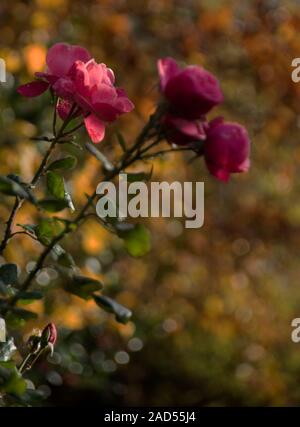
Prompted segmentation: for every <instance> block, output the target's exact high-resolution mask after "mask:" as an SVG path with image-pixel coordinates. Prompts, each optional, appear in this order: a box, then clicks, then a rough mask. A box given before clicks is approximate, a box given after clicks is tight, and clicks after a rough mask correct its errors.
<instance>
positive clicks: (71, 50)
mask: <svg viewBox="0 0 300 427" xmlns="http://www.w3.org/2000/svg"><path fill="white" fill-rule="evenodd" d="M90 59H91V55H90V54H89V52H88V51H87V50H86V49H84V48H83V47H80V46H72V45H69V44H67V43H56V44H55V45H54V46H52V47H51V49H49V51H48V54H47V58H46V62H47V65H48V70H49V74H53V75H55V76H57V77H64V76H66V75H67V74H68V72H69V71H70V69H71V67H72V65H73V64H74V62H75V61H82V62H88V61H89V60H90Z"/></svg>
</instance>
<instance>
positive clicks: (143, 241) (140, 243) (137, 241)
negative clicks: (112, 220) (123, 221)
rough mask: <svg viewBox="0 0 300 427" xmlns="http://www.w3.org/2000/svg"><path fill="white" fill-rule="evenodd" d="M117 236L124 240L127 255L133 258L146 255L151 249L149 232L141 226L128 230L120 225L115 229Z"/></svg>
mask: <svg viewBox="0 0 300 427" xmlns="http://www.w3.org/2000/svg"><path fill="white" fill-rule="evenodd" d="M116 230H117V233H118V236H119V237H120V238H121V239H123V240H124V243H125V247H126V249H127V251H128V253H129V254H130V255H132V256H134V257H140V256H143V255H146V254H147V253H148V252H149V251H150V249H151V235H150V232H149V230H148V229H147V228H146V227H145V226H144V225H141V224H137V225H135V226H134V227H133V228H132V227H129V228H128V229H126V228H124V227H122V226H121V225H120V224H118V226H117V227H116Z"/></svg>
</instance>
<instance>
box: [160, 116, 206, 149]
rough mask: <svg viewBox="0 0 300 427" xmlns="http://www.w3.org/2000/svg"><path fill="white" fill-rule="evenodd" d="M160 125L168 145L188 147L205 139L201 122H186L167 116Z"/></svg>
mask: <svg viewBox="0 0 300 427" xmlns="http://www.w3.org/2000/svg"><path fill="white" fill-rule="evenodd" d="M162 124H163V129H164V133H165V137H166V139H167V141H168V142H169V143H170V144H177V145H189V144H193V143H197V142H199V141H200V140H204V139H205V131H204V126H205V124H204V122H202V121H201V120H186V119H182V118H180V117H176V116H172V115H171V114H167V115H166V116H165V117H164V118H163V122H162Z"/></svg>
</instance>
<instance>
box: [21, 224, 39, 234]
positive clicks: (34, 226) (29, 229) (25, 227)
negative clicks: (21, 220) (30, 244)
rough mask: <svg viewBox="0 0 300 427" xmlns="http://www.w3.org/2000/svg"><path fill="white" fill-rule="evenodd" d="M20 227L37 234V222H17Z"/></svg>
mask: <svg viewBox="0 0 300 427" xmlns="http://www.w3.org/2000/svg"><path fill="white" fill-rule="evenodd" d="M17 225H18V226H19V227H21V228H23V230H25V231H27V232H28V233H30V234H33V235H35V229H36V225H35V224H17Z"/></svg>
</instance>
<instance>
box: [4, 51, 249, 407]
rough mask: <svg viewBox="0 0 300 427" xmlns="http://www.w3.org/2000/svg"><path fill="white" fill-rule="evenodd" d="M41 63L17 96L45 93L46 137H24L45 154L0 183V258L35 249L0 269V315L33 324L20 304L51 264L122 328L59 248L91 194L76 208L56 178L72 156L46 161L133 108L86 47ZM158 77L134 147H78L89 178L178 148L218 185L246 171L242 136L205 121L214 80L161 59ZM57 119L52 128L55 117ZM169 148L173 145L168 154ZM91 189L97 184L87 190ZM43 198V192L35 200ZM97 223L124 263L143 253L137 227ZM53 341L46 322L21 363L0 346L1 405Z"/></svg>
mask: <svg viewBox="0 0 300 427" xmlns="http://www.w3.org/2000/svg"><path fill="white" fill-rule="evenodd" d="M46 62H47V70H46V72H44V73H37V74H36V80H35V81H33V82H31V83H28V84H25V85H22V86H20V87H19V89H18V92H19V93H20V94H21V95H23V96H25V97H35V96H39V95H41V94H42V93H44V92H45V91H46V90H48V89H50V90H51V92H52V94H53V98H54V101H55V107H54V111H53V121H52V132H53V135H52V136H51V137H49V136H44V137H38V138H33V139H34V140H37V139H38V140H41V141H43V142H44V143H45V144H49V147H48V148H46V149H45V154H44V157H43V159H42V161H41V164H40V166H39V167H38V169H37V171H36V173H35V174H34V176H33V178H32V180H31V181H30V182H25V181H24V179H23V178H22V177H19V176H17V175H15V174H9V175H7V176H0V192H1V193H2V194H3V195H4V196H8V197H13V199H14V204H13V206H12V209H11V213H10V215H9V218H8V219H7V220H6V221H5V224H6V225H5V230H4V236H3V239H2V241H1V243H0V255H1V256H2V255H4V256H5V251H6V248H7V245H8V244H9V242H10V241H11V240H12V239H13V238H14V237H15V236H16V235H19V236H20V235H22V237H24V236H26V237H27V238H31V239H32V240H34V242H35V243H36V242H38V243H39V245H40V246H41V247H42V250H41V253H40V255H39V256H38V258H37V260H36V262H35V263H33V264H34V265H33V267H32V268H30V271H27V273H21V274H18V267H17V265H16V264H12V263H6V264H4V265H1V266H0V315H2V316H3V318H4V319H6V320H9V322H12V323H13V324H14V325H15V324H20V321H21V322H22V324H23V323H24V322H25V321H26V320H28V319H35V318H36V313H34V312H31V311H29V310H26V309H24V308H22V307H20V306H21V305H22V304H24V301H25V303H26V301H28V300H29V301H34V300H39V299H42V298H43V297H44V296H45V289H44V288H43V287H37V289H36V285H37V283H36V279H37V276H38V275H39V273H40V272H41V271H42V269H43V268H44V267H46V266H47V263H48V260H49V259H50V258H51V260H49V265H51V268H55V269H56V271H57V274H58V276H59V277H60V278H61V282H60V284H61V286H63V288H64V290H65V291H66V292H68V293H70V294H72V295H76V296H77V297H79V298H82V299H83V300H89V299H90V300H92V301H93V302H94V303H95V304H96V305H97V306H99V307H100V308H101V309H103V310H105V311H107V312H108V313H110V314H113V315H114V317H115V319H116V321H118V322H120V323H126V322H128V321H129V319H130V318H131V316H132V312H131V310H129V309H127V308H126V307H124V306H123V305H121V304H119V303H118V302H117V301H115V300H114V299H113V298H111V297H110V296H106V295H105V291H103V288H104V289H105V285H104V284H103V283H102V282H101V281H100V280H97V279H96V278H94V277H88V276H84V275H82V273H81V269H80V268H79V267H78V266H77V265H76V263H75V261H74V259H73V257H72V255H71V254H70V253H67V251H66V250H65V249H64V247H63V246H62V245H63V240H64V238H65V237H66V236H67V235H69V234H71V233H73V232H75V231H76V230H77V229H78V228H79V227H80V226H81V224H83V223H84V222H85V221H86V220H87V219H88V218H90V216H94V215H95V212H94V209H95V201H96V197H97V191H96V190H95V191H94V192H93V193H92V194H90V195H87V201H86V202H85V204H83V205H82V206H81V207H80V208H79V209H78V210H76V208H75V206H74V204H73V201H72V194H71V193H70V192H69V191H68V189H67V188H66V187H65V176H64V173H65V171H70V170H72V169H73V170H74V169H75V166H76V163H77V159H76V158H74V156H68V157H61V158H58V159H57V158H56V159H52V156H53V153H54V152H55V150H57V149H58V148H59V147H62V146H63V144H73V145H74V146H75V147H76V148H78V144H75V143H74V139H73V138H74V136H75V134H77V132H78V131H79V129H80V128H81V127H82V126H83V125H84V126H85V127H86V129H87V131H88V133H89V135H90V137H91V139H92V141H93V142H95V143H96V142H99V141H101V140H103V138H104V135H105V127H106V125H107V124H108V123H110V122H113V121H115V120H116V119H117V118H118V117H119V116H120V115H121V114H125V113H129V112H130V111H132V110H133V107H134V106H133V104H132V102H131V101H130V100H129V99H128V97H127V95H126V92H125V91H124V90H123V89H120V88H118V87H116V86H115V77H114V73H113V71H112V70H111V69H110V68H108V67H107V66H106V65H105V64H103V63H100V64H99V63H97V62H96V61H95V60H94V59H92V57H91V55H90V54H89V52H88V51H87V50H86V49H84V48H81V47H79V46H70V45H67V44H64V43H58V44H56V45H54V46H53V47H52V48H50V49H49V52H48V54H47V59H46ZM158 71H159V76H160V88H161V92H162V94H163V96H164V102H159V103H158V106H157V108H156V109H155V111H154V113H153V114H151V116H150V117H149V120H148V121H147V123H146V124H145V125H144V127H143V128H142V130H141V131H140V132H139V134H138V135H137V138H136V139H135V141H133V142H131V143H128V141H126V139H125V138H124V137H123V135H121V134H119V133H118V138H117V141H118V143H119V144H120V148H121V149H122V155H121V156H120V158H107V157H106V156H105V155H104V153H102V152H101V151H99V150H98V149H97V148H96V147H95V146H94V145H93V144H90V143H86V144H85V147H86V148H87V150H88V152H89V153H91V154H92V155H93V156H94V157H95V158H96V159H97V161H99V162H100V164H101V168H99V174H98V176H99V175H100V173H102V174H103V181H108V180H113V179H115V178H117V177H118V175H119V174H120V173H121V172H125V171H126V173H127V168H128V167H130V166H132V165H135V164H136V162H144V161H145V160H146V159H149V158H155V157H157V156H158V155H159V156H160V155H161V154H164V153H169V152H170V151H172V152H179V151H185V150H186V151H188V152H190V153H191V154H195V153H197V157H199V156H204V159H205V162H206V165H207V167H208V169H209V171H210V172H211V174H212V175H214V176H215V177H216V178H218V179H219V180H222V181H227V180H228V179H229V176H230V174H231V173H236V172H245V171H247V170H248V168H249V152H250V140H249V136H248V134H247V131H246V129H245V128H244V127H243V126H241V125H239V124H237V123H232V122H225V121H224V120H223V119H220V118H218V119H215V120H212V121H208V119H207V117H206V114H207V113H209V112H210V110H211V109H212V108H213V107H216V106H217V105H218V104H220V103H221V102H222V101H223V95H222V92H221V89H220V85H219V83H218V80H217V79H216V78H215V77H214V76H213V75H212V74H211V73H209V72H208V71H206V70H204V69H203V68H201V67H197V66H188V67H185V68H183V69H180V68H179V67H178V65H177V63H176V62H175V61H174V60H173V59H171V58H166V59H161V60H159V61H158ZM57 113H58V115H59V117H60V119H61V121H59V120H57V119H58V118H57ZM77 121H78V123H77ZM74 122H75V124H76V125H75V127H74ZM58 126H59V128H58ZM165 141H167V143H169V144H175V147H172V148H170V149H167V150H161V149H160V150H159V151H155V148H156V147H158V146H159V147H161V145H162V144H164V143H165ZM177 145H178V146H180V147H179V148H176V146H177ZM76 148H75V149H74V150H76ZM80 148H81V147H80ZM80 153H81V151H79V152H78V154H80ZM112 153H113V150H110V152H109V156H110V157H113V154H112ZM55 157H56V156H55ZM128 176H129V180H130V179H131V180H132V181H137V177H140V178H138V179H141V180H143V181H144V180H147V179H150V176H151V173H150V174H149V172H144V171H141V172H139V173H137V174H136V173H130V172H129V173H128ZM70 179H71V178H70V175H68V180H70ZM40 181H42V182H43V181H44V187H42V188H39V190H38V191H37V192H36V190H35V189H36V186H37V184H38V183H39V182H40ZM97 184H99V178H98V179H97V183H95V188H96V187H97ZM43 190H44V191H43ZM43 193H46V194H45V195H44V196H42V198H41V194H42V195H43ZM25 202H26V203H31V204H32V206H33V207H34V208H36V215H34V216H33V218H34V219H33V221H35V223H33V224H21V223H19V222H18V221H17V220H16V216H17V215H18V212H19V211H20V209H21V208H22V206H23V204H24V203H25ZM67 209H69V212H68V213H67V214H66V215H65V216H63V215H59V216H54V215H53V213H56V212H61V211H66V210H67ZM47 213H49V215H47ZM3 222H4V221H3ZM99 226H103V227H104V228H105V229H106V230H108V231H110V232H112V233H113V234H114V235H115V236H117V238H120V239H122V240H123V241H124V247H125V248H126V250H127V251H128V253H129V254H130V255H132V256H142V255H144V254H146V253H147V252H148V251H149V250H150V248H151V240H150V233H149V232H148V230H147V229H146V227H144V226H143V225H141V224H128V223H125V222H121V221H120V220H119V219H118V218H116V219H115V220H114V221H109V220H107V221H106V220H105V219H104V218H101V221H100V222H99ZM50 292H51V289H49V293H50ZM18 322H19V323H18ZM2 327H3V322H2ZM4 327H5V322H4ZM3 335H5V336H6V331H2V336H3ZM56 340H57V330H56V326H55V325H54V324H53V323H52V322H50V323H48V324H47V326H46V327H45V328H44V329H43V330H38V331H37V333H34V334H32V335H31V336H30V338H29V339H28V340H27V354H26V355H25V356H24V357H23V355H22V358H21V360H22V361H21V363H19V362H20V360H17V361H15V359H14V352H15V350H16V347H15V345H14V342H13V338H12V337H10V338H9V340H8V342H7V343H4V345H3V346H2V344H0V363H2V365H1V369H0V394H2V395H3V396H4V404H5V403H6V400H5V399H6V397H7V396H9V399H11V398H12V397H13V398H14V397H15V396H17V398H18V400H17V401H18V404H27V403H28V400H27V399H28V396H26V393H25V391H26V382H25V380H24V378H23V375H24V374H25V372H27V371H28V370H30V369H32V367H33V366H34V364H35V362H36V361H37V360H38V358H39V357H40V356H42V355H45V354H46V353H47V352H49V351H53V346H54V344H55V343H56ZM20 347H21V348H22V345H21V346H20ZM20 353H22V351H21V352H20ZM20 357H21V354H19V359H20ZM7 362H8V364H7ZM3 363H4V364H5V365H4V367H3ZM12 384H13V386H14V387H12ZM24 396H25V397H24ZM1 398H2V397H1V396H0V405H1V402H2V401H1ZM22 399H23V400H22Z"/></svg>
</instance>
